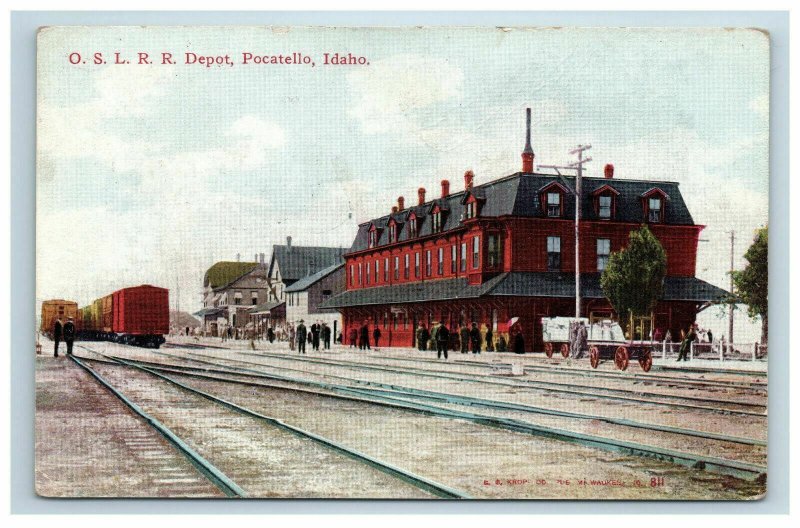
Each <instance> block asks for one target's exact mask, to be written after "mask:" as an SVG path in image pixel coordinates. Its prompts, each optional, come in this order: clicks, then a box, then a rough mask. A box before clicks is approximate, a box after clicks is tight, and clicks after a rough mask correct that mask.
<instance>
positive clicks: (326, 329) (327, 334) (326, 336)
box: [322, 323, 331, 350]
mask: <svg viewBox="0 0 800 528" xmlns="http://www.w3.org/2000/svg"><path fill="white" fill-rule="evenodd" d="M322 344H323V346H324V347H325V350H329V349H330V348H331V327H330V326H328V323H322Z"/></svg>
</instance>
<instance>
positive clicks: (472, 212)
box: [464, 198, 478, 220]
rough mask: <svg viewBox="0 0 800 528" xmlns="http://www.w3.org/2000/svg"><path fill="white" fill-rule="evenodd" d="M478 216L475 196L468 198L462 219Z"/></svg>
mask: <svg viewBox="0 0 800 528" xmlns="http://www.w3.org/2000/svg"><path fill="white" fill-rule="evenodd" d="M477 216H478V201H477V200H476V199H475V198H470V200H469V201H468V202H467V210H466V212H465V214H464V219H465V220H469V219H470V218H475V217H477Z"/></svg>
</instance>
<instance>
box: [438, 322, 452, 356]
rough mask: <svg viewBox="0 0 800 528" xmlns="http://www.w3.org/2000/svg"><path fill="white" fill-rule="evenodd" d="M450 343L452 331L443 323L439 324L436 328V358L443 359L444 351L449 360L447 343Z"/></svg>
mask: <svg viewBox="0 0 800 528" xmlns="http://www.w3.org/2000/svg"><path fill="white" fill-rule="evenodd" d="M449 343H450V331H449V330H448V329H447V327H446V326H445V325H444V324H443V323H440V324H439V328H437V329H436V358H437V359H441V357H442V354H443V353H444V359H445V360H447V345H448V344H449Z"/></svg>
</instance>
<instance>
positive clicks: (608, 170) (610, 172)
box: [603, 163, 614, 180]
mask: <svg viewBox="0 0 800 528" xmlns="http://www.w3.org/2000/svg"><path fill="white" fill-rule="evenodd" d="M603 172H604V175H605V177H606V179H607V180H610V179H611V178H613V177H614V165H612V164H611V163H606V166H605V167H603Z"/></svg>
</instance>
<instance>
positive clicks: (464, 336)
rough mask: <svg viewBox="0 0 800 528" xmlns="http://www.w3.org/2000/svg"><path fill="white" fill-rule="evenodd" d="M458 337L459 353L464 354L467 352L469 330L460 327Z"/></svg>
mask: <svg viewBox="0 0 800 528" xmlns="http://www.w3.org/2000/svg"><path fill="white" fill-rule="evenodd" d="M458 337H459V339H460V340H461V353H462V354H466V353H467V352H468V351H469V329H468V328H467V325H463V324H462V325H461V330H459V332H458Z"/></svg>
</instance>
